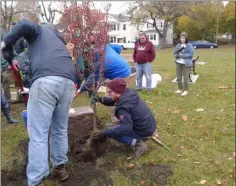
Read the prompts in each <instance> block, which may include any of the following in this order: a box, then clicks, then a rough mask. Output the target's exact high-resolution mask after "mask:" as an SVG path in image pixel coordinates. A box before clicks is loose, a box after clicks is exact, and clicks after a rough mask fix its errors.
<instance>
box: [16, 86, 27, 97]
mask: <svg viewBox="0 0 236 186" xmlns="http://www.w3.org/2000/svg"><path fill="white" fill-rule="evenodd" d="M23 89H24V90H23V91H21V90H19V91H18V93H20V94H21V95H24V94H29V89H28V88H26V87H23Z"/></svg>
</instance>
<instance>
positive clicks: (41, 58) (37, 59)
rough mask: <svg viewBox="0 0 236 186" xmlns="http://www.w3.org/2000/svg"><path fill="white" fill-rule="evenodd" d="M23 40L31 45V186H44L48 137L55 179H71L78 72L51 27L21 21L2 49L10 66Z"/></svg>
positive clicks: (2, 44)
mask: <svg viewBox="0 0 236 186" xmlns="http://www.w3.org/2000/svg"><path fill="white" fill-rule="evenodd" d="M21 37H24V38H25V39H26V40H27V42H28V44H29V45H28V50H29V60H30V72H31V87H30V92H29V101H28V104H27V130H28V135H29V138H30V142H29V148H28V165H27V179H28V186H36V185H42V184H43V183H42V184H41V182H42V181H43V180H44V179H45V178H46V177H47V176H48V175H49V166H48V137H49V128H50V140H49V144H50V160H51V163H52V167H53V169H52V175H53V176H55V177H56V178H57V179H58V180H65V179H67V178H68V174H67V171H66V169H65V164H66V163H67V161H68V158H67V151H68V136H67V128H68V116H69V108H70V105H71V103H72V100H73V98H74V94H75V82H76V72H75V68H74V64H73V62H72V59H71V56H70V54H69V52H68V50H67V48H66V46H65V41H64V39H63V36H61V35H60V34H59V33H58V32H57V31H56V30H55V29H54V28H53V26H52V25H38V24H36V23H34V22H32V21H29V20H22V21H20V22H18V23H17V24H16V26H14V27H13V28H12V30H11V32H10V33H9V34H7V35H6V37H5V38H4V40H3V42H2V43H1V48H2V52H3V55H4V57H5V58H6V60H7V61H8V62H10V61H11V60H12V54H13V52H12V50H13V45H14V43H15V42H16V41H17V40H18V39H19V38H21Z"/></svg>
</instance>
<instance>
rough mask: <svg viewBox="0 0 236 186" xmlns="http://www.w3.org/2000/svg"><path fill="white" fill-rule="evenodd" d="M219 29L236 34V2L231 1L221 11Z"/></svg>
mask: <svg viewBox="0 0 236 186" xmlns="http://www.w3.org/2000/svg"><path fill="white" fill-rule="evenodd" d="M219 31H220V32H221V33H222V34H224V33H229V34H232V35H235V2H229V3H228V4H227V5H226V6H225V7H224V9H223V10H222V12H221V16H220V23H219Z"/></svg>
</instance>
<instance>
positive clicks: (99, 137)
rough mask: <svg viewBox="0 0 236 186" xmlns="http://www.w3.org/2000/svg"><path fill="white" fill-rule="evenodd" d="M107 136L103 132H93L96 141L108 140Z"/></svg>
mask: <svg viewBox="0 0 236 186" xmlns="http://www.w3.org/2000/svg"><path fill="white" fill-rule="evenodd" d="M106 138H107V137H106V136H104V135H103V133H101V132H95V133H94V134H93V140H94V141H105V140H106Z"/></svg>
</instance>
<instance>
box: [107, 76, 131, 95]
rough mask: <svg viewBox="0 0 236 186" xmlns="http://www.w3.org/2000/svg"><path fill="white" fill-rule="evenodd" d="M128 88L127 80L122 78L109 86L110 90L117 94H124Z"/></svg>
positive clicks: (114, 80) (113, 81)
mask: <svg viewBox="0 0 236 186" xmlns="http://www.w3.org/2000/svg"><path fill="white" fill-rule="evenodd" d="M126 86H127V84H126V82H125V80H124V79H122V78H116V79H113V80H112V81H110V82H109V83H108V84H107V87H108V88H109V89H111V91H113V92H115V93H117V94H123V93H124V91H125V89H126Z"/></svg>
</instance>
